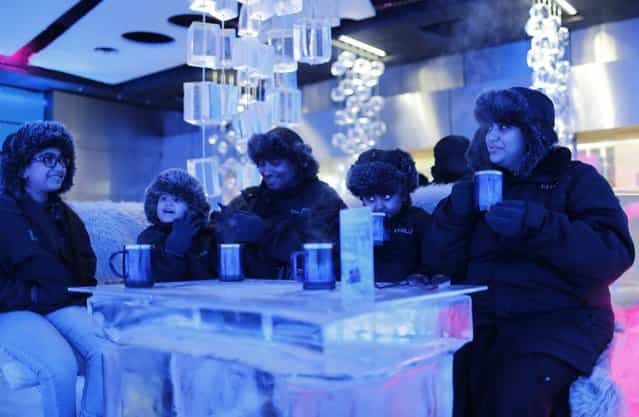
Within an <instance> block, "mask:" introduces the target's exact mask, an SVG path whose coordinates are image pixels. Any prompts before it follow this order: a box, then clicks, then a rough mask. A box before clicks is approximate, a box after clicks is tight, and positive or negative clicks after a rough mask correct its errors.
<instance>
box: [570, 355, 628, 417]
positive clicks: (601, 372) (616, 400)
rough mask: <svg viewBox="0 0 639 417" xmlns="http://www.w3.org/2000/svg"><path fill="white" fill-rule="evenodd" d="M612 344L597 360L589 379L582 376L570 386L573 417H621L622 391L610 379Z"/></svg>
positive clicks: (622, 407) (622, 411) (622, 409)
mask: <svg viewBox="0 0 639 417" xmlns="http://www.w3.org/2000/svg"><path fill="white" fill-rule="evenodd" d="M612 346H613V344H612V343H611V344H610V345H609V346H608V348H607V349H606V350H604V351H603V353H602V354H601V355H600V356H599V359H597V364H596V365H595V367H594V368H593V370H592V373H591V374H590V376H589V377H583V376H580V377H579V378H577V380H576V381H575V382H573V384H572V385H571V386H570V412H571V413H570V414H571V416H572V417H621V416H623V415H624V411H625V407H624V401H623V396H622V393H621V389H620V388H619V386H618V385H617V384H616V383H615V381H613V380H612V379H611V378H610V354H611V352H612Z"/></svg>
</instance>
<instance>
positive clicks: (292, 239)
mask: <svg viewBox="0 0 639 417" xmlns="http://www.w3.org/2000/svg"><path fill="white" fill-rule="evenodd" d="M229 207H231V208H232V209H235V210H242V211H247V212H250V213H253V214H256V215H258V216H260V217H261V218H262V219H263V220H264V221H265V223H266V228H265V229H266V230H265V232H264V233H263V234H262V236H261V237H260V239H259V241H258V242H257V243H256V244H250V245H247V247H246V248H245V250H246V254H245V265H244V268H245V275H246V276H248V277H253V278H289V275H290V256H291V254H292V253H293V252H294V251H297V250H300V249H301V247H302V244H304V243H308V242H332V243H333V247H334V250H335V253H337V244H338V241H339V211H340V210H341V209H344V208H346V205H345V204H344V202H343V201H342V199H341V198H340V197H339V195H338V194H337V192H335V190H333V189H332V188H331V187H330V186H329V185H328V184H326V183H325V182H322V181H320V180H319V179H318V178H317V177H313V178H310V179H307V180H304V181H302V182H301V183H299V184H298V185H297V186H295V187H294V188H293V189H290V190H286V191H277V192H276V191H271V190H269V189H268V188H267V187H266V186H265V185H264V183H262V184H260V185H259V186H257V187H250V188H247V189H246V190H243V191H242V193H241V194H240V195H239V196H238V197H236V198H235V199H234V200H233V201H231V203H230V204H229Z"/></svg>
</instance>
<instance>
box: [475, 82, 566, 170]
mask: <svg viewBox="0 0 639 417" xmlns="http://www.w3.org/2000/svg"><path fill="white" fill-rule="evenodd" d="M475 118H476V119H477V121H478V122H479V123H480V124H481V125H482V128H480V130H479V132H478V133H476V134H475V137H474V138H473V142H472V143H471V146H470V149H469V151H468V157H469V163H470V165H471V167H472V168H473V169H475V170H477V169H485V168H491V167H493V166H492V165H491V164H490V160H489V158H488V151H487V150H486V144H485V136H486V132H487V129H486V126H487V125H488V124H490V123H504V124H508V125H513V126H517V127H519V128H520V129H521V130H522V133H523V136H524V140H525V141H526V154H525V156H524V160H523V161H522V164H521V166H520V168H519V171H518V172H517V174H518V175H522V176H527V175H530V173H531V172H532V171H533V169H534V168H535V167H536V166H537V164H538V163H539V162H540V161H541V160H542V159H544V158H545V157H546V155H548V153H549V152H550V150H551V149H552V148H553V146H555V144H556V143H557V134H556V133H555V131H554V126H555V107H554V105H553V103H552V101H551V100H550V98H548V96H546V95H545V94H544V93H542V92H540V91H537V90H531V89H530V88H525V87H512V88H508V89H506V90H495V91H489V92H487V93H484V94H482V95H481V96H480V97H479V98H478V99H477V101H476V102H475Z"/></svg>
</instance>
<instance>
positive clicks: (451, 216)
mask: <svg viewBox="0 0 639 417" xmlns="http://www.w3.org/2000/svg"><path fill="white" fill-rule="evenodd" d="M475 220H476V216H475V215H459V214H457V213H455V212H453V210H452V208H451V204H450V197H448V198H446V199H444V200H443V201H442V202H441V203H440V204H439V205H438V206H437V209H435V212H434V213H433V216H432V222H431V226H430V230H429V231H428V233H427V236H426V239H425V241H426V244H425V245H424V247H423V252H424V254H423V259H424V262H425V263H426V265H428V266H429V268H432V269H433V271H434V272H436V273H441V274H444V275H447V276H450V277H451V279H452V280H453V282H460V281H462V280H464V278H465V277H466V270H467V269H468V261H469V256H470V242H471V240H472V233H473V228H474V223H475Z"/></svg>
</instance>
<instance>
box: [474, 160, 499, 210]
mask: <svg viewBox="0 0 639 417" xmlns="http://www.w3.org/2000/svg"><path fill="white" fill-rule="evenodd" d="M502 183H503V174H502V173H501V171H497V170H484V171H477V172H475V206H476V207H477V209H478V210H479V211H487V210H489V209H490V208H491V207H492V206H494V205H495V204H497V203H499V202H501V200H502Z"/></svg>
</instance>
